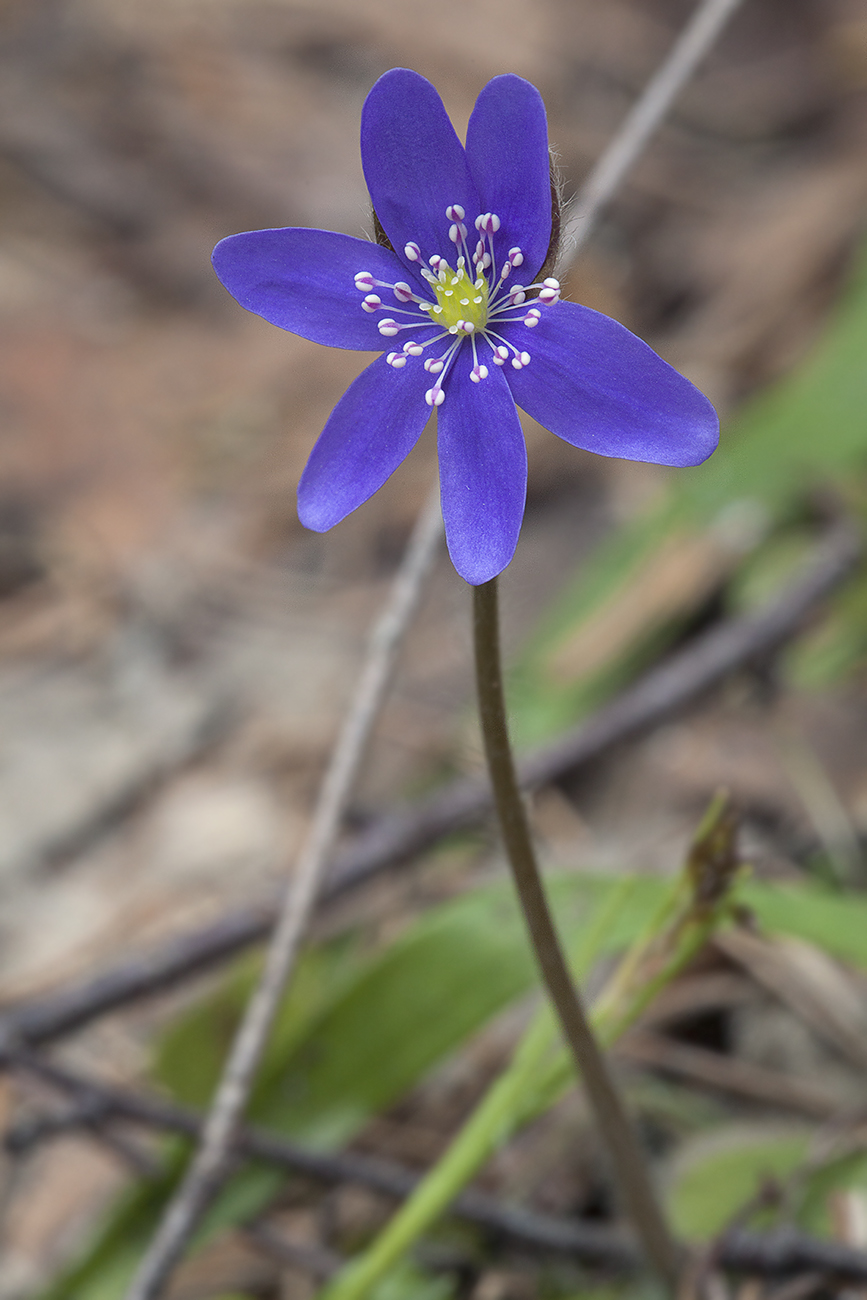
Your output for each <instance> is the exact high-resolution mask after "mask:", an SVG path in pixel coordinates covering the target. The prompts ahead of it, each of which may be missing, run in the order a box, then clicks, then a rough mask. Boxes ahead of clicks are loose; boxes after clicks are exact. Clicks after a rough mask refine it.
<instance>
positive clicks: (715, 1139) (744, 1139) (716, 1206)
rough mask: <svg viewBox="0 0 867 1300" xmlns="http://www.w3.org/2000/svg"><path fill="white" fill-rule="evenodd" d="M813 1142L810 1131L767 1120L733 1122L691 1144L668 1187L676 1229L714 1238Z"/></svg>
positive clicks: (791, 1167)
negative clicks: (758, 1122)
mask: <svg viewBox="0 0 867 1300" xmlns="http://www.w3.org/2000/svg"><path fill="white" fill-rule="evenodd" d="M809 1146H810V1132H809V1130H807V1129H798V1128H776V1129H775V1128H773V1127H772V1126H770V1125H768V1124H755V1125H750V1124H729V1125H726V1126H725V1127H723V1128H720V1129H717V1130H716V1131H715V1132H714V1133H712V1134H706V1135H701V1136H699V1137H697V1138H694V1139H693V1140H692V1141H690V1142H687V1143H686V1144H685V1145H684V1146H683V1147H682V1148H681V1149H680V1151H679V1152H678V1154H677V1156H676V1158H675V1161H674V1163H673V1167H672V1170H671V1173H670V1178H669V1185H668V1189H667V1204H668V1212H669V1215H670V1216H671V1223H672V1227H673V1228H674V1231H675V1232H676V1233H677V1234H678V1235H680V1236H682V1237H684V1238H685V1239H686V1240H688V1241H706V1240H708V1239H709V1238H711V1237H713V1236H715V1235H716V1234H717V1233H718V1232H721V1231H722V1230H723V1229H724V1228H725V1227H726V1226H727V1224H728V1223H730V1222H731V1220H732V1218H733V1217H734V1216H735V1215H736V1214H737V1213H739V1212H741V1211H742V1210H743V1209H744V1208H745V1207H746V1206H748V1205H749V1203H750V1202H751V1201H753V1200H754V1199H756V1198H758V1197H759V1196H760V1193H761V1191H762V1188H763V1186H764V1185H766V1184H767V1183H768V1182H769V1181H774V1182H778V1181H780V1180H782V1179H785V1178H787V1177H788V1176H789V1175H790V1174H792V1173H793V1171H794V1170H795V1169H797V1168H798V1166H799V1165H801V1164H802V1163H803V1161H804V1159H805V1158H806V1155H807V1152H808V1150H809ZM756 1217H758V1216H755V1215H753V1216H751V1219H752V1220H755V1218H756Z"/></svg>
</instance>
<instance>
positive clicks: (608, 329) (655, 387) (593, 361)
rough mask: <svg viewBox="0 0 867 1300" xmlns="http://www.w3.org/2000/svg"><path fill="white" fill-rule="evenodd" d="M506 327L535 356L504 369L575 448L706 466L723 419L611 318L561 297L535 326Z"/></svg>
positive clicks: (519, 396) (525, 400)
mask: <svg viewBox="0 0 867 1300" xmlns="http://www.w3.org/2000/svg"><path fill="white" fill-rule="evenodd" d="M503 333H504V335H508V337H509V339H510V341H511V342H512V343H514V344H515V345H516V346H518V347H520V348H522V349H526V350H527V351H528V352H529V353H530V356H531V358H532V360H531V362H530V364H529V365H528V366H525V367H524V368H523V369H522V370H513V369H512V368H511V367H510V366H507V367H506V377H507V379H508V382H509V386H510V388H511V390H512V394H513V395H514V398H515V401H516V402H517V403H518V405H519V406H520V407H521V408H522V409H523V410H525V411H526V412H527V414H528V415H531V416H532V417H533V419H534V420H538V421H539V423H540V424H542V425H544V426H545V428H546V429H550V430H551V432H552V433H556V434H557V436H558V437H560V438H563V439H565V441H566V442H571V443H572V444H573V446H575V447H584V448H585V449H586V450H587V451H595V452H597V453H598V454H599V455H600V456H621V457H623V458H624V459H626V460H644V461H653V462H654V463H656V464H658V465H680V466H686V465H700V464H701V462H702V461H703V460H706V459H707V457H708V456H709V455H710V454H711V452H712V451H713V450H714V448H715V447H716V445H717V442H718V440H719V420H718V418H717V414H716V411H715V410H714V409H713V407H712V406H711V404H710V402H709V401H708V400H707V398H706V397H705V396H704V394H703V393H700V392H699V391H698V389H697V388H695V387H694V386H693V385H692V384H691V383H690V382H689V380H688V379H684V377H683V375H679V374H678V373H677V371H676V370H674V369H673V368H672V367H671V366H670V365H669V364H668V363H667V362H666V361H663V360H662V358H661V357H658V356H657V355H656V353H655V352H654V351H653V349H652V348H650V347H648V345H647V344H646V343H643V342H642V340H641V339H639V338H636V336H635V335H634V334H631V333H630V332H629V330H628V329H626V328H625V327H624V326H623V325H619V324H618V323H617V321H614V320H611V319H610V317H608V316H603V315H601V314H600V313H599V312H597V311H591V310H590V308H589V307H581V306H579V305H578V304H577V303H573V302H560V303H557V304H556V305H555V306H553V307H548V308H544V309H543V311H542V317H541V320H540V321H539V324H538V325H537V326H536V328H535V329H532V330H528V329H526V328H525V327H524V326H517V327H511V326H507V327H506V328H505V329H504V330H503ZM519 334H520V338H519Z"/></svg>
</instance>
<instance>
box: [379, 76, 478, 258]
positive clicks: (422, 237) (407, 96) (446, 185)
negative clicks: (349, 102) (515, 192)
mask: <svg viewBox="0 0 867 1300" xmlns="http://www.w3.org/2000/svg"><path fill="white" fill-rule="evenodd" d="M361 160H362V163H363V164H364V175H365V179H366V180H367V188H368V189H369V190H370V198H371V201H372V203H373V209H374V211H375V213H376V215H377V216H378V217H379V220H380V222H381V223H382V228H383V230H384V231H385V233H386V234H387V235H388V237H389V239H390V240H391V243H392V245H393V247H394V248H395V250H396V252H397V255H398V257H400V258H402V259H404V258H405V255H404V251H403V250H404V248H405V246H406V244H408V243H410V242H414V243H416V244H418V246H419V248H420V249H421V251H422V256H423V258H424V260H425V261H427V259H428V258H429V257H431V256H432V255H433V254H434V253H439V254H440V255H441V256H444V257H448V258H449V261H450V262H454V255H453V253H454V250H453V247H452V244H451V243H450V241H449V226H450V225H451V222H450V221H449V219H448V217H447V216H446V208H447V207H449V205H450V204H453V203H459V204H460V205H461V206H462V207H463V208H464V210H465V212H466V214H467V217H468V218H469V220H470V222H472V221H473V220H474V219H475V215H476V213H478V211H479V200H478V194H477V192H476V187H475V184H474V182H473V179H472V177H471V175H470V169H469V166H468V165H467V158H466V154H465V153H464V148H463V145H462V144H461V142H460V140H459V139H458V137H457V135H456V134H455V129H454V127H453V126H452V124H451V122H450V121H449V117H448V114H447V113H446V110H445V108H444V106H443V102H442V100H441V99H440V97H439V95H438V94H437V92H436V90H435V89H434V88H433V86H432V85H431V83H430V82H429V81H427V80H425V78H424V77H420V76H419V75H418V73H417V72H411V71H410V70H409V69H408V68H392V69H391V71H390V72H386V73H385V74H384V75H383V76H381V77H380V78H379V81H377V83H376V85H375V86H374V87H373V89H372V90H371V92H370V94H369V95H368V96H367V99H366V100H365V102H364V109H363V111H362V114H361ZM406 265H407V266H408V267H411V266H413V263H411V262H409V261H408V260H407V261H406ZM416 265H417V264H416Z"/></svg>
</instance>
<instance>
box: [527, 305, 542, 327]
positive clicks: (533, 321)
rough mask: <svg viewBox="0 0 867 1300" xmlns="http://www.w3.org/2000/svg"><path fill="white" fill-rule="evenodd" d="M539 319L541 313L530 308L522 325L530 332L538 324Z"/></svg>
mask: <svg viewBox="0 0 867 1300" xmlns="http://www.w3.org/2000/svg"><path fill="white" fill-rule="evenodd" d="M541 319H542V313H541V312H540V311H539V309H538V307H531V308H530V310H529V311H528V312H527V315H526V316H525V317H524V324H525V325H526V326H527V329H528V330H531V329H533V327H534V326H536V325H538V324H539V321H540V320H541Z"/></svg>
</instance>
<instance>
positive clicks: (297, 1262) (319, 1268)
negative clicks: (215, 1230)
mask: <svg viewBox="0 0 867 1300" xmlns="http://www.w3.org/2000/svg"><path fill="white" fill-rule="evenodd" d="M243 1232H244V1236H245V1237H246V1238H247V1239H248V1241H250V1243H251V1244H252V1245H254V1246H256V1247H257V1249H259V1250H261V1251H262V1253H263V1254H264V1255H269V1256H270V1257H271V1259H273V1260H275V1261H276V1262H277V1263H278V1264H282V1265H283V1267H284V1268H294V1269H298V1270H300V1271H301V1272H303V1273H308V1274H309V1275H310V1277H314V1278H316V1279H317V1281H319V1282H327V1281H328V1279H329V1278H330V1277H333V1276H334V1274H335V1273H336V1272H337V1271H338V1269H340V1268H342V1266H343V1260H342V1259H341V1258H340V1256H339V1255H336V1254H334V1252H333V1251H330V1250H326V1249H325V1247H324V1246H316V1245H312V1244H311V1243H309V1242H299V1241H293V1240H292V1239H291V1237H287V1235H286V1233H285V1232H280V1231H279V1230H278V1229H277V1228H275V1227H273V1226H272V1225H271V1224H270V1223H267V1222H265V1221H257V1222H256V1223H248V1224H247V1225H246V1226H245V1228H244V1230H243Z"/></svg>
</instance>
